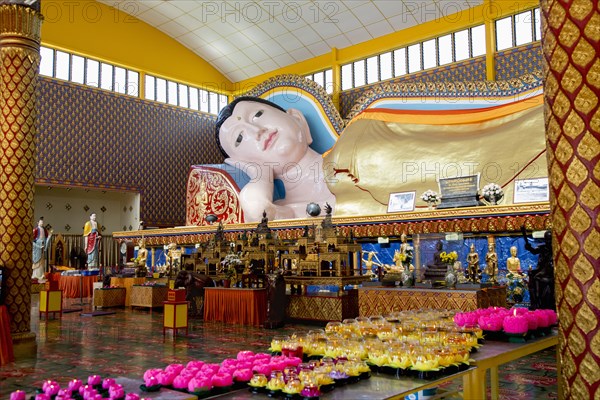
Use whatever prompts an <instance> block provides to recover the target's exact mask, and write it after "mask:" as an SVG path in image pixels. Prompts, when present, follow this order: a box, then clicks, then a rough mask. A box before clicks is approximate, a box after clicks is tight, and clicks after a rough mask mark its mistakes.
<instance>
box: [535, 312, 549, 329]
mask: <svg viewBox="0 0 600 400" xmlns="http://www.w3.org/2000/svg"><path fill="white" fill-rule="evenodd" d="M533 314H534V315H535V316H536V317H537V319H538V328H547V327H549V326H550V319H549V315H548V314H547V313H546V312H544V310H535V311H534V312H533Z"/></svg>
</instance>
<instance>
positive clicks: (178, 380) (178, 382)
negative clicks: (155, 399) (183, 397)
mask: <svg viewBox="0 0 600 400" xmlns="http://www.w3.org/2000/svg"><path fill="white" fill-rule="evenodd" d="M192 378H193V377H192V376H183V375H179V376H176V377H175V379H173V387H174V388H175V389H187V387H188V383H190V381H191V380H192Z"/></svg>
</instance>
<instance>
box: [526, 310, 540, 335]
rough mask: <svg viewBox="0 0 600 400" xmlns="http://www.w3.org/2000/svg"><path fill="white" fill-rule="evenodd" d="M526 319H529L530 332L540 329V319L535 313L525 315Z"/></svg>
mask: <svg viewBox="0 0 600 400" xmlns="http://www.w3.org/2000/svg"><path fill="white" fill-rule="evenodd" d="M523 315H524V317H525V318H527V323H528V326H529V328H528V329H529V330H530V331H532V330H535V329H537V328H538V317H537V315H535V314H534V313H532V312H530V313H527V314H523Z"/></svg>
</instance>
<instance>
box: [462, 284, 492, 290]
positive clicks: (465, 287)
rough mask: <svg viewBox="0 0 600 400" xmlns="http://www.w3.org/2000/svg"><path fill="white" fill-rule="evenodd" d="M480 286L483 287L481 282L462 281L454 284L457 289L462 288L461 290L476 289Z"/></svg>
mask: <svg viewBox="0 0 600 400" xmlns="http://www.w3.org/2000/svg"><path fill="white" fill-rule="evenodd" d="M488 286H489V285H488ZM482 287H485V286H483V285H482V284H481V283H477V282H464V283H457V284H456V288H457V289H463V290H476V289H481V288H482Z"/></svg>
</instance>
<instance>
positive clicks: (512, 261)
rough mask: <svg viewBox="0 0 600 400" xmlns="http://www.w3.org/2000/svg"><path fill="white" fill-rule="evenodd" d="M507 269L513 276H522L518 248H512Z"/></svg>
mask: <svg viewBox="0 0 600 400" xmlns="http://www.w3.org/2000/svg"><path fill="white" fill-rule="evenodd" d="M506 269H507V270H508V271H509V272H511V273H512V274H513V275H516V276H522V273H521V261H520V260H519V258H518V257H517V246H512V247H511V248H510V257H508V258H507V259H506Z"/></svg>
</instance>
